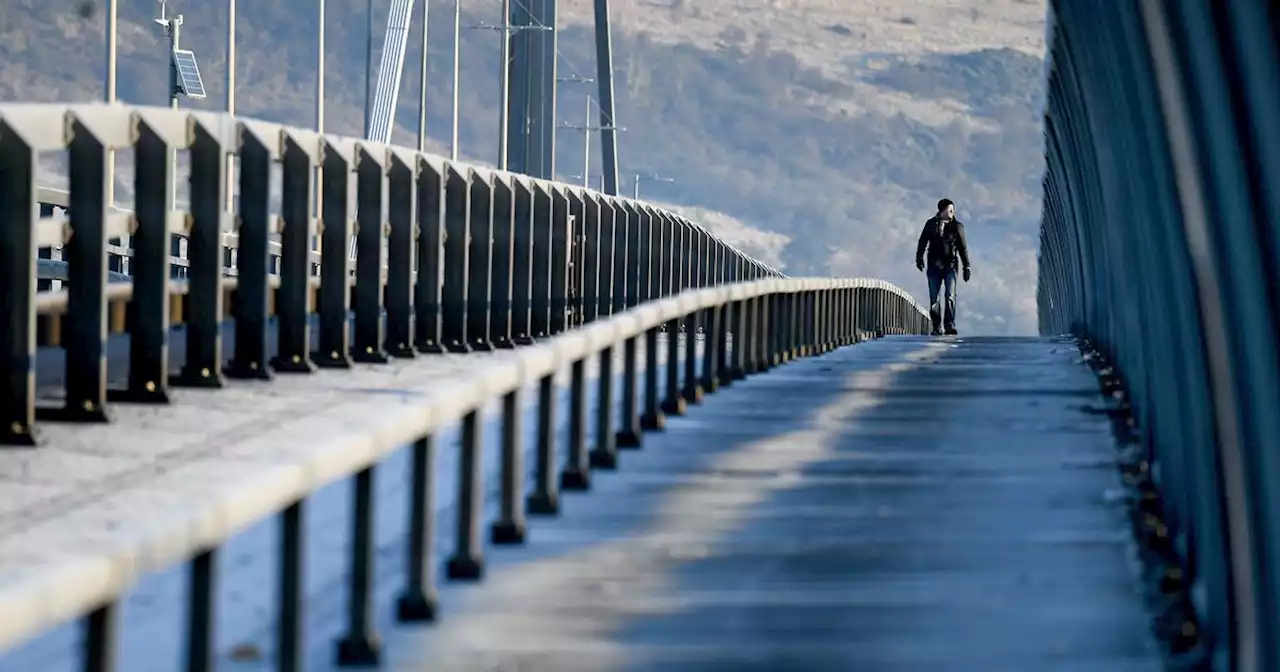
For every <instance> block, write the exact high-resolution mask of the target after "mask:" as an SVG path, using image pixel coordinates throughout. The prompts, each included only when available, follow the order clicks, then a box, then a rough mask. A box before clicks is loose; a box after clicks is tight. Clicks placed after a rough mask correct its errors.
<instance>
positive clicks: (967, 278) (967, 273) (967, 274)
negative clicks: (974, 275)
mask: <svg viewBox="0 0 1280 672" xmlns="http://www.w3.org/2000/svg"><path fill="white" fill-rule="evenodd" d="M964 281H965V282H969V267H968V266H965V267H964Z"/></svg>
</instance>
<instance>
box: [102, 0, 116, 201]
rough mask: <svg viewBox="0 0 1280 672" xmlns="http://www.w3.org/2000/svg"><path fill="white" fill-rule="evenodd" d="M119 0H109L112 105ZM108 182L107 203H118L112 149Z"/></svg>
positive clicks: (108, 99)
mask: <svg viewBox="0 0 1280 672" xmlns="http://www.w3.org/2000/svg"><path fill="white" fill-rule="evenodd" d="M118 4H119V3H118V0H107V74H106V80H107V81H106V91H105V92H104V93H105V96H104V97H105V99H106V103H107V104H108V105H110V104H111V103H114V102H116V52H117V48H116V45H117V44H118V42H117V40H116V25H117V24H116V15H117V13H118V12H117V5H118ZM107 184H109V185H111V186H110V187H109V188H108V189H107V205H115V203H116V153H115V151H111V152H110V153H109V154H108V159H107Z"/></svg>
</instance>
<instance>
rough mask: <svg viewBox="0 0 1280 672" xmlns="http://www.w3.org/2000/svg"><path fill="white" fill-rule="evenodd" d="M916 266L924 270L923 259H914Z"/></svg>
mask: <svg viewBox="0 0 1280 672" xmlns="http://www.w3.org/2000/svg"><path fill="white" fill-rule="evenodd" d="M916 268H918V269H920V270H922V271H923V270H924V259H916Z"/></svg>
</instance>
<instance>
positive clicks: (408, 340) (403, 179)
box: [383, 154, 417, 358]
mask: <svg viewBox="0 0 1280 672" xmlns="http://www.w3.org/2000/svg"><path fill="white" fill-rule="evenodd" d="M415 162H416V161H415V160H414V159H409V160H408V161H406V160H405V159H404V158H402V157H401V156H400V155H399V154H392V155H391V170H390V171H389V175H388V178H387V179H388V182H389V186H388V188H387V220H388V222H389V224H390V235H389V238H388V240H387V291H386V297H387V306H386V308H387V334H386V340H385V341H384V343H383V347H384V349H385V350H386V352H387V354H389V355H391V356H392V357H400V358H410V357H413V356H414V355H415V354H416V353H415V351H414V348H413V336H414V331H413V268H414V263H415V259H414V257H415V256H416V253H417V246H416V245H414V239H415V238H417V235H415V233H416V223H415V222H414V216H413V215H414V200H415V194H414V186H415V184H416V182H417V179H416V178H417V175H416V174H415V173H414V171H415V168H416V166H415V165H414V163H415Z"/></svg>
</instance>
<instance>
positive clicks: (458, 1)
mask: <svg viewBox="0 0 1280 672" xmlns="http://www.w3.org/2000/svg"><path fill="white" fill-rule="evenodd" d="M461 41H462V0H454V2H453V112H452V114H453V131H452V135H451V136H450V137H451V140H450V142H449V158H450V159H452V160H454V161H457V160H458V57H459V55H460V54H461V52H462V49H461V44H460V43H461Z"/></svg>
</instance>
